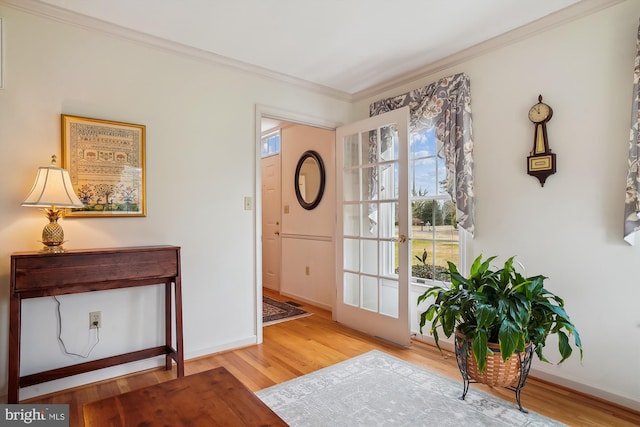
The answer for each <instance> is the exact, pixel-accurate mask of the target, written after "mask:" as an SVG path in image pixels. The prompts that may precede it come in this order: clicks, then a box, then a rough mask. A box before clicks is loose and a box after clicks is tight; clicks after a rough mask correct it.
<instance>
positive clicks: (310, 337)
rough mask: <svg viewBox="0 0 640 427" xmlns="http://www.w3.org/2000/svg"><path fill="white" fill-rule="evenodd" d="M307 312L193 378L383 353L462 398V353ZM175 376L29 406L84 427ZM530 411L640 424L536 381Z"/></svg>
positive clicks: (282, 376) (525, 394) (305, 367)
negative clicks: (46, 408)
mask: <svg viewBox="0 0 640 427" xmlns="http://www.w3.org/2000/svg"><path fill="white" fill-rule="evenodd" d="M265 295H267V296H270V297H272V298H276V299H282V300H285V301H288V300H291V299H290V298H280V297H279V296H278V295H276V294H273V293H271V292H269V291H265ZM302 308H303V309H305V310H307V311H309V312H312V313H314V314H313V315H312V316H308V317H304V318H301V319H296V320H291V321H287V322H282V323H278V324H275V325H271V326H267V327H265V328H264V343H263V344H261V345H255V346H250V347H246V348H242V349H239V350H233V351H228V352H223V353H217V354H214V355H211V356H206V357H201V358H198V359H192V360H188V361H187V362H186V363H185V375H190V374H194V373H197V372H201V371H204V370H208V369H212V368H216V367H218V366H224V367H226V368H227V369H228V370H229V371H230V372H231V373H232V374H233V375H235V376H236V377H237V378H238V379H240V381H241V382H242V383H244V384H245V385H246V386H247V387H248V388H249V389H250V390H252V391H257V390H261V389H263V388H265V387H269V386H271V385H274V384H277V383H281V382H283V381H287V380H290V379H292V378H295V377H298V376H300V375H304V374H307V373H309V372H313V371H315V370H318V369H320V368H323V367H326V366H329V365H332V364H334V363H337V362H341V361H343V360H346V359H349V358H351V357H354V356H357V355H359V354H362V353H365V352H367V351H369V350H373V349H378V350H382V351H385V352H387V353H390V354H392V355H394V356H396V357H399V358H401V359H404V360H407V361H410V362H413V363H415V364H417V365H421V366H424V367H425V368H428V369H431V370H433V371H436V372H439V373H440V374H442V375H446V376H449V377H451V378H453V379H455V380H458V381H460V392H461V393H462V380H461V377H460V373H459V371H458V367H457V365H456V361H455V356H454V355H452V354H444V355H443V354H441V353H440V352H439V351H438V350H437V349H436V348H435V347H432V346H430V345H427V344H424V343H420V342H414V343H413V344H412V345H411V346H410V347H409V348H407V349H401V348H398V347H394V346H392V345H389V344H386V343H384V342H380V341H378V340H375V339H372V338H370V337H368V336H366V335H363V334H361V333H358V332H356V331H353V330H351V329H348V328H345V327H342V326H341V325H338V324H336V323H335V322H333V321H331V315H330V313H329V312H327V311H325V310H322V309H318V308H316V307H312V306H309V305H304V304H303V306H302ZM172 378H175V369H174V372H170V371H164V370H160V369H158V370H151V371H146V372H143V373H139V374H133V375H129V376H126V377H122V378H117V379H113V380H109V381H104V382H100V383H96V384H92V385H89V386H84V387H79V388H75V389H73V390H69V391H62V392H59V393H55V394H52V395H49V396H44V397H39V398H34V399H30V400H28V401H23V403H27V402H28V403H42V404H50V403H68V404H70V425H71V427H75V426H84V423H83V421H82V405H83V404H85V403H87V402H92V401H96V400H99V399H103V398H105V397H110V396H113V395H116V394H118V393H123V392H126V391H129V390H134V389H137V388H140V387H145V386H148V385H152V384H157V383H159V382H163V381H166V380H169V379H172ZM477 389H481V390H484V391H486V392H488V393H491V394H494V395H496V396H500V397H501V398H503V399H506V400H508V401H510V402H513V403H514V405H515V397H514V393H513V392H512V391H509V390H506V389H502V388H500V389H490V388H488V387H485V386H482V385H479V384H472V385H471V388H470V390H469V393H473V392H474V390H477ZM522 405H523V406H524V407H525V408H527V409H530V410H532V411H535V412H538V413H540V414H543V415H546V416H548V417H550V418H553V419H555V420H558V421H560V422H563V423H565V424H568V425H571V426H581V427H585V426H615V427H624V426H640V413H638V412H635V411H631V410H626V409H624V408H621V407H619V406H616V405H612V404H608V403H607V402H603V401H602V400H599V399H594V398H590V397H588V396H585V395H582V394H579V393H576V392H573V391H570V390H567V389H563V388H559V387H556V386H552V385H550V384H548V383H545V382H542V381H539V380H536V379H535V378H531V377H530V378H529V380H528V381H527V385H526V386H525V387H524V389H523V390H522Z"/></svg>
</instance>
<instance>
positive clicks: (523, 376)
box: [455, 334, 533, 414]
mask: <svg viewBox="0 0 640 427" xmlns="http://www.w3.org/2000/svg"><path fill="white" fill-rule="evenodd" d="M455 350H456V361H457V362H458V368H459V369H460V374H462V380H463V382H464V386H463V391H462V397H461V399H462V400H464V398H465V397H466V396H467V392H468V391H469V384H475V383H478V382H479V381H475V380H473V379H471V378H470V377H469V374H468V373H467V365H468V363H469V362H468V359H469V357H471V358H472V359H471V363H476V362H475V360H474V359H473V356H472V355H471V346H470V343H469V340H467V339H466V338H465V337H463V336H459V335H458V334H456V342H455ZM514 356H517V357H518V358H519V359H520V375H519V378H518V384H517V385H515V386H513V385H511V386H507V387H505V388H507V389H509V390H512V391H515V393H516V401H517V402H518V407H519V408H520V411H522V412H524V413H525V414H526V413H528V411H527V410H525V409H524V408H523V407H522V404H521V403H520V391H521V390H522V388H523V387H524V385H525V383H526V381H527V377H528V376H529V370H530V369H531V362H532V359H533V346H532V345H530V346H528V347H526V348H525V350H524V351H523V352H521V351H516V353H515V354H514Z"/></svg>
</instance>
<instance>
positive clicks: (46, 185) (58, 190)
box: [22, 156, 83, 252]
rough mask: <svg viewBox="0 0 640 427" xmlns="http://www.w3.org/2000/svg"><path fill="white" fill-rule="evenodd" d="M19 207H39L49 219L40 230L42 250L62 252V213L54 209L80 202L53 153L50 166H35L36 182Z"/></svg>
mask: <svg viewBox="0 0 640 427" xmlns="http://www.w3.org/2000/svg"><path fill="white" fill-rule="evenodd" d="M22 206H40V207H44V208H45V209H44V211H45V213H46V215H47V218H48V219H49V224H47V225H46V226H45V227H44V229H43V230H42V243H43V244H44V248H42V251H45V252H64V248H63V247H62V244H63V243H64V231H63V230H62V227H61V226H60V224H58V219H59V218H61V217H62V216H63V215H64V212H63V211H62V210H60V209H58V208H81V207H82V206H83V205H82V202H81V201H80V199H78V196H76V193H75V192H74V191H73V186H72V185H71V178H70V177H69V171H67V170H66V169H62V168H59V167H57V166H56V156H51V166H42V167H40V168H39V169H38V175H37V176H36V182H34V183H33V187H32V188H31V191H30V192H29V195H28V196H27V198H26V199H24V202H22Z"/></svg>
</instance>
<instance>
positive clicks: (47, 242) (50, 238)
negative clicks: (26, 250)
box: [40, 208, 64, 253]
mask: <svg viewBox="0 0 640 427" xmlns="http://www.w3.org/2000/svg"><path fill="white" fill-rule="evenodd" d="M45 212H47V217H48V218H49V221H50V222H49V224H47V225H45V227H44V229H43V230H42V243H43V244H44V247H43V248H42V249H41V250H40V252H51V253H58V252H64V248H63V247H62V244H63V243H64V231H62V227H61V226H60V224H58V215H59V213H60V211H58V210H57V209H54V208H52V209H46V210H45Z"/></svg>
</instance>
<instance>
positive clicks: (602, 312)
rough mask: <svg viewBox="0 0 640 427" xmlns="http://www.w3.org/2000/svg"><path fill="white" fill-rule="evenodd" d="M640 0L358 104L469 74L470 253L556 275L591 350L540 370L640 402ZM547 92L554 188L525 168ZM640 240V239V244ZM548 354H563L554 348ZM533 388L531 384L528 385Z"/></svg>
mask: <svg viewBox="0 0 640 427" xmlns="http://www.w3.org/2000/svg"><path fill="white" fill-rule="evenodd" d="M639 16H640V2H638V1H636V0H629V1H626V2H624V3H621V4H619V5H617V6H614V7H611V8H609V9H606V10H604V11H602V12H599V13H597V14H594V15H591V16H588V17H585V18H582V19H580V20H577V21H574V22H571V23H567V24H565V25H563V26H560V27H558V28H555V29H552V30H549V31H547V32H545V33H543V34H540V35H538V36H535V37H532V38H529V39H527V40H523V41H521V42H518V43H513V44H511V45H509V46H506V47H503V48H500V49H498V50H495V51H492V52H489V53H486V54H484V55H481V56H478V57H476V58H474V59H472V60H468V61H466V62H464V63H462V64H460V65H458V66H455V67H453V68H450V69H446V70H442V71H441V72H438V73H437V74H433V75H430V76H427V77H425V78H423V79H421V80H420V81H416V82H414V83H411V84H407V85H405V86H403V87H399V88H396V89H394V90H392V91H388V92H386V93H381V94H379V95H378V96H375V97H371V98H369V99H367V100H364V101H362V102H359V103H358V105H357V108H358V111H360V112H361V115H365V114H367V109H368V104H369V103H370V102H372V101H375V100H377V99H380V98H383V97H386V96H391V95H396V94H400V93H404V92H405V91H406V90H408V89H412V88H416V87H420V86H423V85H425V84H429V83H431V82H433V81H436V80H437V79H438V78H440V77H443V76H445V75H450V74H454V73H457V72H466V73H467V74H468V75H469V77H470V79H471V97H472V104H471V105H472V110H473V133H474V140H475V148H474V159H475V168H474V172H475V194H476V208H477V210H476V236H475V239H474V240H471V242H470V245H469V254H468V255H469V256H468V259H473V257H475V256H476V255H478V254H480V253H483V254H485V255H487V256H488V255H494V254H495V255H498V256H499V257H500V259H501V260H504V259H506V258H507V257H509V256H511V255H517V256H518V259H519V260H520V261H521V262H522V263H524V265H525V266H526V271H527V273H528V274H544V275H546V276H548V277H549V280H548V284H547V288H548V289H549V290H550V291H552V292H554V293H556V294H558V295H560V296H561V297H563V298H564V299H565V302H566V309H567V311H568V313H569V315H570V316H571V319H572V320H573V322H574V323H575V325H576V326H577V328H578V330H579V332H580V334H581V338H582V342H583V345H584V351H585V356H584V360H583V362H582V363H580V360H579V357H577V355H574V356H573V357H572V358H571V359H569V360H567V361H565V363H563V364H562V365H560V366H556V365H554V364H544V363H541V362H538V361H537V360H536V363H535V364H534V370H535V372H534V375H537V376H540V377H544V378H549V379H553V380H555V381H560V382H562V383H564V384H567V385H571V386H575V387H577V388H580V389H582V390H584V391H587V392H590V393H593V394H596V395H599V396H602V397H605V398H608V399H613V400H615V401H617V402H619V403H621V404H624V405H627V406H630V407H633V408H635V409H640V381H638V379H639V377H638V372H639V370H640V362H639V359H638V354H640V308H639V306H638V301H639V300H640V268H639V266H640V247H637V246H636V247H631V246H629V245H627V244H626V243H625V242H624V241H623V238H622V231H623V223H622V221H623V203H624V198H625V180H626V167H627V150H628V142H629V117H630V111H631V90H632V86H633V67H634V57H635V41H636V34H637V29H638V17H639ZM538 94H542V96H543V97H544V100H545V102H547V103H548V104H549V105H551V106H552V108H553V109H554V115H553V119H552V120H551V121H550V122H549V124H548V132H549V141H550V147H551V149H552V150H553V151H554V152H555V153H556V154H557V168H558V172H557V173H556V174H555V175H552V176H551V177H549V178H548V179H547V182H546V184H545V186H544V188H541V187H540V184H539V183H538V180H537V179H535V178H533V177H531V176H528V175H527V174H526V156H527V155H528V153H529V151H530V150H531V148H532V147H533V125H532V124H531V122H529V120H528V118H527V111H528V109H529V108H530V107H531V106H532V105H533V104H535V103H536V101H537V97H538ZM639 246H640V244H639ZM547 348H548V350H547V352H546V354H547V357H548V358H550V359H551V360H553V361H558V360H559V357H558V353H557V349H556V347H555V344H553V343H551V344H548V345H547ZM525 393H526V391H525Z"/></svg>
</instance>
